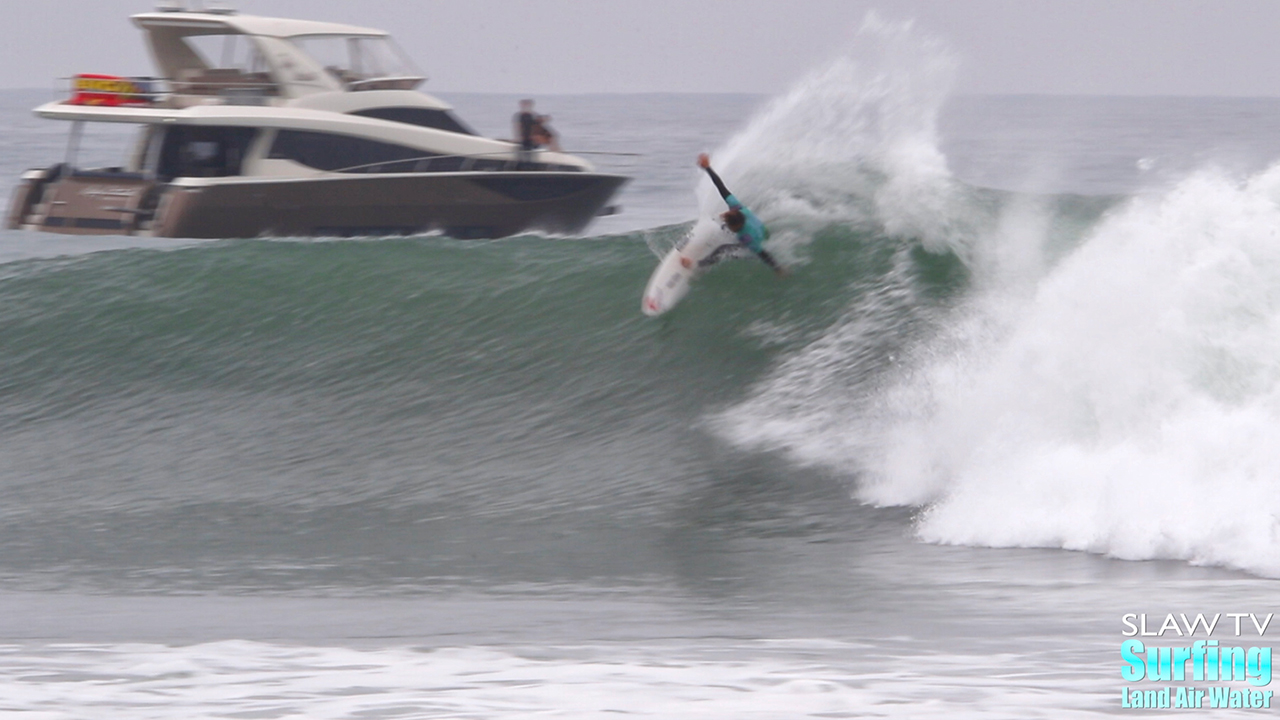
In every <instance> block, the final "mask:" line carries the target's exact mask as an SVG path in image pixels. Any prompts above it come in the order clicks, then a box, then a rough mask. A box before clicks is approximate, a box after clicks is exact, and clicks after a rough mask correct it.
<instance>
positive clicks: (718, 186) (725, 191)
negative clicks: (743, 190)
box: [706, 167, 732, 200]
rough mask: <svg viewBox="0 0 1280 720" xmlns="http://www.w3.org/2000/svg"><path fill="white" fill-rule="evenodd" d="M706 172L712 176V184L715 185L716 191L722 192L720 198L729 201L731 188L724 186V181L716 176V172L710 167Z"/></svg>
mask: <svg viewBox="0 0 1280 720" xmlns="http://www.w3.org/2000/svg"><path fill="white" fill-rule="evenodd" d="M706 171H707V174H708V175H710V176H711V182H713V183H715V184H716V189H717V190H719V191H720V197H722V198H724V199H726V200H728V199H729V196H730V195H732V193H730V192H729V188H727V187H725V186H724V181H723V180H721V179H720V176H719V175H717V174H716V171H715V170H712V169H711V168H710V167H707V168H706Z"/></svg>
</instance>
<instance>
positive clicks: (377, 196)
mask: <svg viewBox="0 0 1280 720" xmlns="http://www.w3.org/2000/svg"><path fill="white" fill-rule="evenodd" d="M39 175H40V174H38V173H36V174H29V177H27V178H24V181H23V183H22V185H20V186H19V188H18V191H17V194H16V195H15V197H14V204H13V207H12V208H11V212H10V218H9V225H10V227H26V228H31V229H37V230H45V231H48V232H58V233H73V234H111V235H120V234H125V235H128V234H147V235H152V236H156V237H187V238H234V237H259V236H353V235H394V234H411V233H420V232H427V231H441V232H444V233H446V234H449V235H452V236H454V237H467V238H490V237H503V236H506V235H513V234H516V233H519V232H522V231H526V230H541V231H546V232H552V233H575V232H578V231H580V230H582V229H583V228H585V227H586V226H587V224H588V223H590V222H591V220H592V218H594V217H595V216H596V215H598V214H599V213H600V211H601V209H602V208H604V207H605V205H606V203H608V201H609V199H610V198H611V197H613V195H614V193H615V192H617V190H618V188H619V187H621V186H622V184H623V183H625V182H626V180H627V179H626V178H624V177H621V176H617V175H601V174H595V173H581V172H484V173H421V174H397V175H354V176H349V177H334V176H327V177H323V178H313V179H311V178H308V179H296V178H289V179H283V178H282V179H270V178H210V179H204V178H180V179H178V180H176V181H175V182H173V183H169V184H164V185H156V184H153V183H150V182H147V181H146V180H144V179H143V178H141V177H139V176H130V175H127V174H123V173H118V174H111V173H78V174H75V173H73V174H67V175H66V176H65V177H57V176H56V174H53V173H47V175H50V176H51V177H48V179H43V178H41V177H39Z"/></svg>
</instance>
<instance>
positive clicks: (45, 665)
mask: <svg viewBox="0 0 1280 720" xmlns="http://www.w3.org/2000/svg"><path fill="white" fill-rule="evenodd" d="M867 650H868V649H867V648H865V647H861V646H857V645H852V644H848V643H838V642H832V641H825V640H815V641H805V640H789V641H781V642H769V641H757V642H750V643H740V644H737V645H734V646H731V647H720V648H714V647H710V646H708V645H707V644H706V643H701V644H699V646H697V647H682V646H670V645H663V646H650V647H636V646H630V645H626V646H589V647H582V646H579V647H551V648H525V649H514V648H444V649H434V650H424V649H414V648H407V647H391V648H376V649H351V648H341V647H314V646H310V647H308V646H302V647H299V646H283V645H275V644H269V643H260V642H248V641H224V642H215V643H206V644H201V645H191V646H186V647H169V646H163V645H147V644H128V645H79V644H77V645H55V646H44V647H24V646H15V645H11V646H0V686H2V687H4V688H5V692H4V697H3V698H0V713H3V712H13V713H19V714H21V716H22V717H24V718H39V719H40V720H69V719H73V718H74V719H79V718H93V719H94V720H113V719H116V718H120V719H121V720H124V719H127V720H148V719H150V718H184V720H186V719H193V718H215V717H218V718H226V717H239V718H276V717H306V718H313V719H315V720H323V719H325V718H352V717H361V718H391V717H395V718H436V717H440V718H445V717H449V718H458V717H465V718H480V717H483V718H508V717H510V718H527V717H536V716H550V717H558V718H603V717H615V716H618V715H619V714H625V715H627V716H629V717H652V718H733V719H734V720H738V719H740V718H783V717H785V718H804V717H827V718H832V717H912V718H932V717H945V718H968V717H982V718H1019V719H1025V718H1036V717H1044V718H1067V717H1096V716H1099V715H1103V714H1105V713H1106V711H1107V710H1108V709H1109V708H1110V706H1111V705H1112V700H1113V699H1112V692H1111V690H1112V688H1111V687H1110V686H1111V685H1113V684H1114V683H1113V682H1111V678H1110V677H1109V675H1110V673H1104V672H1102V671H1101V670H1100V669H1096V668H1092V667H1090V666H1089V665H1088V664H1087V663H1085V664H1083V665H1080V664H1079V663H1080V662H1081V661H1082V660H1083V656H1079V655H1071V654H1069V653H1063V652H1062V651H1060V650H1056V649H1055V650H1051V651H1048V652H1027V653H1019V654H1017V655H950V654H940V653H927V654H921V655H916V656H911V657H888V656H882V655H876V656H874V657H869V656H868V655H867ZM1093 651H1094V652H1096V649H1095V650H1093Z"/></svg>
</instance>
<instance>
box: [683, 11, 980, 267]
mask: <svg viewBox="0 0 1280 720" xmlns="http://www.w3.org/2000/svg"><path fill="white" fill-rule="evenodd" d="M955 66H956V62H955V59H954V56H953V55H952V54H951V53H950V51H948V50H947V49H946V48H945V46H943V45H942V44H941V43H940V42H938V41H937V40H935V39H933V38H930V37H928V36H926V35H923V34H922V33H920V32H918V31H916V30H915V29H913V27H912V25H911V23H894V22H888V21H885V20H882V19H881V18H879V17H878V16H877V15H875V14H874V13H871V14H868V16H867V18H866V20H865V21H864V22H863V24H862V27H861V29H860V30H859V31H858V33H857V35H856V37H855V38H854V39H853V41H852V42H851V43H850V44H849V45H848V46H847V47H846V48H844V49H843V51H842V52H840V53H838V54H837V55H836V56H835V57H834V58H832V59H831V60H830V61H828V62H827V63H825V64H824V65H822V66H820V67H818V68H817V69H816V70H814V71H813V72H811V73H809V74H808V75H806V76H805V77H803V78H802V79H800V80H799V81H798V82H797V83H796V84H795V85H794V86H793V87H792V88H791V89H790V90H789V91H788V92H786V93H784V94H783V95H781V96H779V97H777V98H775V99H773V100H772V101H771V102H770V103H769V104H768V105H767V106H765V107H764V108H763V109H762V110H761V111H760V112H759V113H757V115H756V116H755V117H754V118H752V120H751V121H750V122H749V123H748V125H747V127H746V128H745V129H744V130H742V131H741V132H740V133H738V134H737V135H735V136H734V137H733V138H732V139H730V140H729V142H728V143H727V144H726V145H725V146H724V147H723V148H722V149H720V150H718V151H717V152H715V153H714V154H713V157H712V161H713V163H714V165H715V167H716V168H717V169H718V171H719V172H720V173H721V175H722V176H723V177H724V178H725V181H726V183H727V184H728V186H729V188H730V189H731V190H733V191H734V193H735V194H736V195H738V196H739V197H740V198H741V199H742V200H743V201H744V202H745V203H747V204H748V206H750V207H751V208H752V209H753V210H755V211H756V212H757V214H759V215H760V216H761V217H762V218H763V219H764V220H765V221H766V222H767V223H769V224H770V226H771V227H772V228H773V229H774V233H775V237H778V236H779V235H781V237H779V239H781V240H782V241H783V242H782V244H784V245H790V244H795V243H798V242H804V241H805V240H806V239H807V238H808V237H809V236H810V235H811V234H812V230H814V229H815V228H817V227H821V226H822V225H825V224H829V223H836V222H838V223H841V224H845V225H849V224H854V225H865V226H869V227H873V228H875V229H876V230H877V231H880V232H886V233H888V234H890V235H901V236H910V237H913V238H923V239H924V240H925V241H926V242H933V243H948V242H951V241H952V240H953V239H954V238H955V235H956V233H955V232H954V225H955V223H956V221H957V218H958V217H959V215H960V214H961V211H962V207H961V206H959V205H957V202H956V197H955V192H954V191H955V187H954V185H953V183H952V181H951V175H950V172H949V171H948V169H947V163H946V158H945V157H944V156H943V155H942V153H941V152H939V150H938V130H937V119H938V113H939V110H940V109H941V107H942V104H943V102H944V101H945V100H946V98H947V95H948V92H949V91H950V88H951V84H952V79H953V76H954V71H955ZM699 193H700V196H699V199H700V203H699V204H700V207H701V215H702V219H701V220H700V223H702V224H703V225H704V226H706V227H707V228H714V227H715V225H714V223H713V221H711V220H709V219H708V218H711V217H713V216H715V215H717V214H718V213H719V212H720V211H722V210H723V208H724V204H723V202H722V201H721V199H720V197H719V195H717V194H716V193H715V191H714V190H713V188H712V187H711V185H710V183H703V184H702V185H701V186H700V188H699ZM779 230H780V231H781V233H779ZM775 244H777V243H775Z"/></svg>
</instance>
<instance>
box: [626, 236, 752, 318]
mask: <svg viewBox="0 0 1280 720" xmlns="http://www.w3.org/2000/svg"><path fill="white" fill-rule="evenodd" d="M732 242H733V237H732V236H730V235H728V234H727V233H725V231H724V230H723V229H722V228H720V227H719V226H718V225H717V224H716V223H714V222H713V221H710V220H699V221H698V222H697V224H695V225H694V226H693V227H692V228H690V229H689V234H687V235H685V236H684V237H683V238H681V239H680V242H678V243H676V246H675V247H673V248H672V249H671V252H669V253H667V256H666V257H664V258H663V259H662V262H660V263H658V268H657V269H656V270H654V271H653V275H651V276H650V277H649V284H648V286H646V287H645V289H644V298H643V299H642V300H641V301H640V311H641V312H643V313H644V314H645V315H648V316H649V317H656V316H658V315H661V314H663V313H665V312H667V311H669V310H670V309H671V308H673V307H675V306H676V304H677V303H679V302H680V300H681V299H683V298H684V296H685V295H686V294H688V292H689V286H690V285H692V284H693V281H694V280H697V279H698V276H700V275H701V274H702V272H703V271H704V270H706V268H703V267H700V266H699V265H698V263H699V262H701V261H702V260H705V259H706V258H707V256H709V255H710V254H711V253H713V252H715V250H716V248H718V247H720V246H721V245H725V244H729V243H732Z"/></svg>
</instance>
